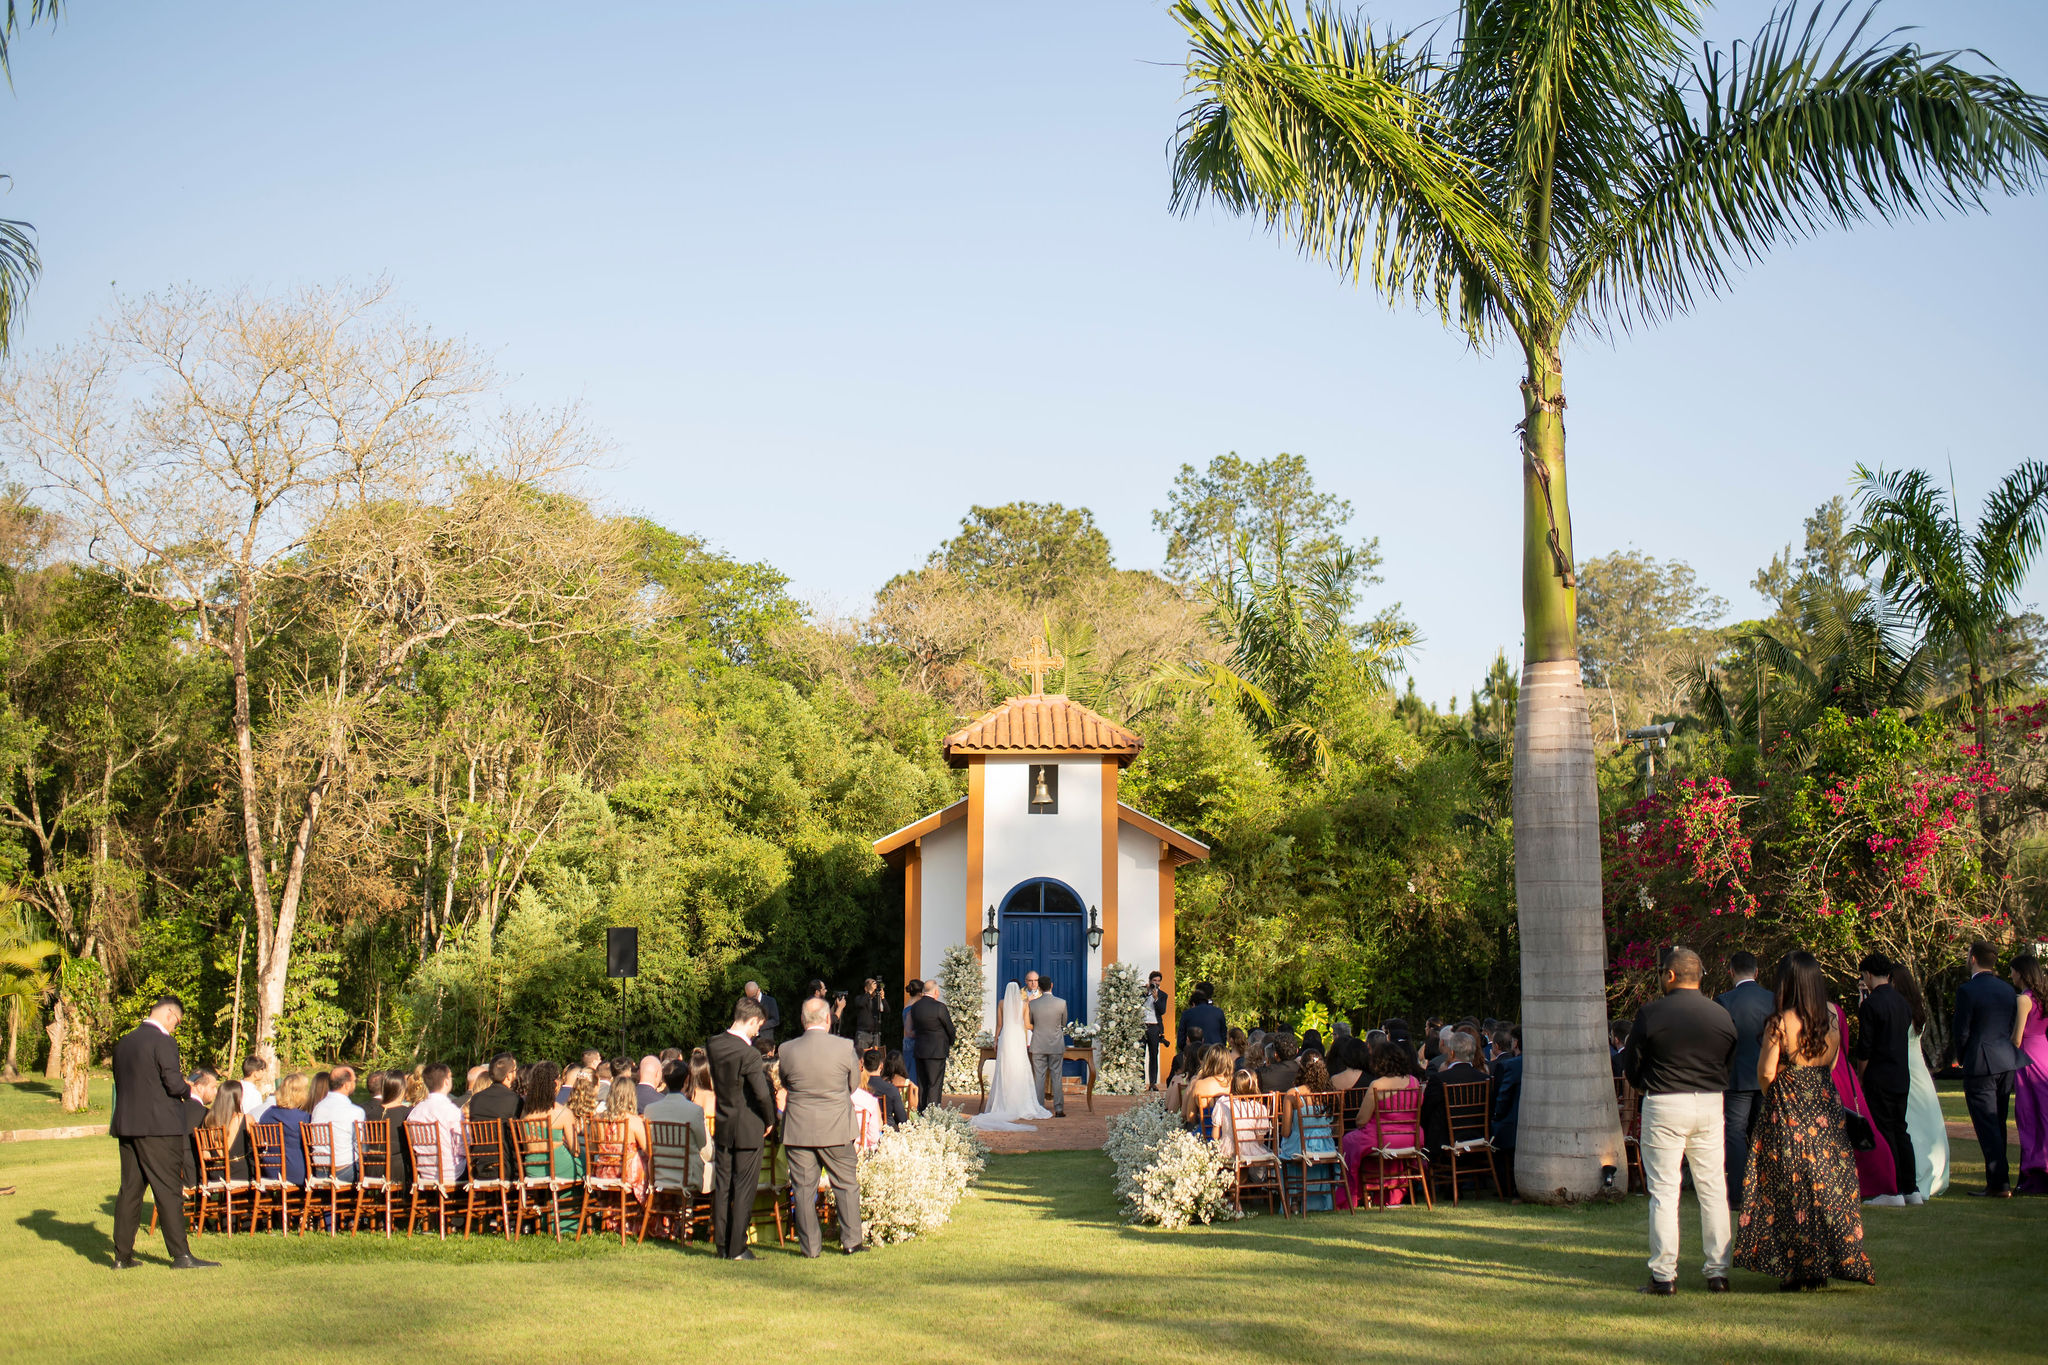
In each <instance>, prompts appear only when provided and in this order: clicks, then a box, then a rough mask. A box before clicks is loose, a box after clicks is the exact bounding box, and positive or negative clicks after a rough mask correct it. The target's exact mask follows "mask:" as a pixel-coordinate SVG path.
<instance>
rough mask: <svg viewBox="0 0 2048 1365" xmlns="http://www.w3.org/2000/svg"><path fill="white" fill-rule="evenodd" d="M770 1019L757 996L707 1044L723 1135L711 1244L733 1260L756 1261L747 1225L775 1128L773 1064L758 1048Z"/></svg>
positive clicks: (715, 1140) (716, 1139)
mask: <svg viewBox="0 0 2048 1365" xmlns="http://www.w3.org/2000/svg"><path fill="white" fill-rule="evenodd" d="M764 1018H765V1016H764V1015H763V1014H762V1012H761V1006H760V1005H759V1003H757V1002H756V1001H755V1000H754V998H753V997H752V996H741V997H740V1001H739V1003H738V1004H737V1005H735V1006H733V1011H732V1027H731V1028H729V1029H727V1030H726V1031H725V1032H723V1033H720V1034H715V1035H713V1036H712V1037H711V1038H709V1039H707V1040H706V1041H705V1043H704V1051H705V1054H706V1055H707V1056H708V1057H709V1058H710V1060H711V1089H712V1091H713V1093H715V1094H716V1095H717V1096H718V1131H717V1132H716V1133H715V1134H714V1135H713V1137H712V1145H713V1148H714V1151H713V1154H712V1155H713V1161H714V1163H715V1166H714V1174H713V1176H712V1184H711V1245H712V1246H713V1247H714V1248H716V1249H717V1251H718V1254H719V1255H720V1256H722V1257H724V1258H725V1259H726V1260H729V1261H751V1260H753V1259H754V1253H753V1252H751V1251H749V1250H747V1227H748V1225H749V1224H750V1223H751V1222H752V1221H753V1216H754V1195H755V1193H756V1191H757V1190H758V1189H759V1188H760V1185H761V1148H762V1146H763V1145H764V1144H765V1143H766V1142H767V1140H768V1133H769V1130H770V1129H772V1128H774V1126H775V1091H774V1090H773V1089H772V1088H771V1087H770V1086H769V1084H768V1064H767V1063H766V1062H764V1061H762V1060H761V1054H760V1053H759V1052H758V1051H757V1050H756V1049H755V1047H754V1040H755V1039H756V1038H758V1037H759V1036H760V1033H761V1024H762V1020H763V1019H764Z"/></svg>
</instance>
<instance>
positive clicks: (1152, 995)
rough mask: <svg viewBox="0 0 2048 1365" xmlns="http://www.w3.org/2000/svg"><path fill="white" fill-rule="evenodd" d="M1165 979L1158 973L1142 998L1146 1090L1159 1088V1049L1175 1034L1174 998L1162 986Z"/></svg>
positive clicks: (1152, 977) (1154, 974) (1147, 984)
mask: <svg viewBox="0 0 2048 1365" xmlns="http://www.w3.org/2000/svg"><path fill="white" fill-rule="evenodd" d="M1164 980H1165V978H1164V977H1162V976H1161V975H1160V974H1159V973H1158V972H1154V973H1152V975H1151V976H1150V977H1149V978H1148V979H1147V980H1146V982H1145V994H1144V995H1143V996H1142V997H1141V999H1142V1001H1143V1004H1144V1008H1145V1088H1146V1089H1147V1090H1157V1089H1158V1088H1159V1049H1160V1048H1161V1047H1163V1046H1165V1044H1166V1040H1167V1038H1169V1037H1170V1036H1172V1033H1173V997H1172V996H1170V995H1168V994H1167V993H1166V988H1165V986H1164V985H1163V984H1162V983H1163V982H1164Z"/></svg>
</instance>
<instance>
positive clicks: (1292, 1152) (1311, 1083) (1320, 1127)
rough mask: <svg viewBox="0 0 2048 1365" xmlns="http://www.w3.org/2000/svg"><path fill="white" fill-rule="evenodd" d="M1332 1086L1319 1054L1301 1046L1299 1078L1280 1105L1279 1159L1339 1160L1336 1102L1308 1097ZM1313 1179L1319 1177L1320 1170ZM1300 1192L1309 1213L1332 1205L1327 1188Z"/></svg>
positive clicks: (1316, 1161)
mask: <svg viewBox="0 0 2048 1365" xmlns="http://www.w3.org/2000/svg"><path fill="white" fill-rule="evenodd" d="M1331 1088H1332V1087H1331V1085H1330V1073H1329V1071H1328V1070H1327V1069H1326V1068H1325V1067H1324V1066H1323V1057H1322V1054H1321V1053H1320V1052H1314V1051H1310V1050H1308V1049H1303V1051H1302V1054H1301V1079H1300V1080H1299V1081H1297V1082H1296V1083H1295V1086H1294V1088H1293V1089H1292V1090H1289V1091H1288V1092H1287V1098H1286V1099H1285V1100H1284V1101H1283V1102H1282V1105H1281V1109H1280V1159H1281V1160H1282V1161H1284V1162H1288V1163H1290V1164H1291V1163H1294V1162H1298V1161H1300V1160H1302V1159H1303V1158H1304V1157H1306V1158H1307V1160H1308V1162H1309V1164H1310V1165H1311V1166H1318V1165H1321V1164H1323V1163H1324V1162H1331V1163H1334V1162H1337V1161H1340V1160H1342V1157H1341V1155H1340V1153H1339V1151H1338V1147H1337V1125H1338V1123H1339V1121H1340V1119H1341V1115H1340V1114H1339V1113H1338V1105H1337V1102H1336V1101H1335V1100H1332V1099H1328V1098H1321V1099H1311V1098H1309V1097H1310V1096H1327V1094H1328V1092H1329V1091H1330V1090H1331ZM1296 1169H1298V1168H1296ZM1327 1174H1334V1173H1327ZM1316 1179H1317V1180H1318V1181H1320V1180H1321V1174H1319V1175H1318V1176H1317V1177H1316ZM1302 1193H1303V1194H1305V1196H1306V1202H1305V1204H1304V1206H1303V1207H1304V1208H1305V1209H1306V1210H1307V1211H1308V1212H1310V1213H1319V1212H1323V1211H1325V1210H1327V1209H1329V1208H1331V1207H1332V1206H1333V1205H1332V1201H1333V1199H1334V1195H1333V1194H1332V1192H1331V1191H1329V1190H1327V1189H1316V1190H1305V1191H1302Z"/></svg>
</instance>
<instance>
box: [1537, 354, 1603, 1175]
mask: <svg viewBox="0 0 2048 1365" xmlns="http://www.w3.org/2000/svg"><path fill="white" fill-rule="evenodd" d="M1522 392H1523V400H1524V409H1525V412H1524V421H1523V426H1522V433H1523V436H1522V450H1523V467H1522V483H1523V493H1524V503H1523V523H1522V525H1523V557H1522V615H1523V625H1524V630H1525V632H1526V634H1525V653H1524V660H1523V664H1522V691H1521V699H1520V704H1519V706H1518V707H1517V709H1516V713H1515V793H1514V812H1515V815H1514V820H1515V905H1516V918H1517V922H1518V925H1519V929H1520V935H1521V962H1522V1038H1523V1056H1524V1058H1525V1060H1524V1062H1523V1064H1522V1066H1523V1070H1522V1113H1521V1125H1520V1136H1519V1141H1518V1142H1517V1143H1516V1147H1515V1182H1516V1184H1517V1185H1518V1186H1520V1188H1521V1191H1522V1195H1523V1197H1524V1198H1526V1199H1534V1200H1538V1201H1541V1202H1563V1201H1567V1200H1572V1199H1584V1198H1588V1197H1590V1196H1593V1195H1596V1194H1598V1193H1599V1192H1600V1189H1601V1183H1602V1182H1601V1169H1600V1168H1601V1167H1603V1166H1619V1165H1621V1164H1622V1161H1621V1151H1622V1146H1621V1126H1620V1115H1619V1113H1618V1112H1617V1110H1616V1106H1615V1101H1614V1081H1613V1075H1612V1071H1611V1068H1610V1066H1609V1063H1608V1060H1607V1046H1606V1035H1607V991H1606V980H1605V968H1606V962H1607V950H1606V935H1605V926H1604V924H1603V921H1602V915H1601V904H1600V802H1599V795H1598V791H1597V788H1596V786H1595V783H1594V775H1593V727H1592V722H1591V720H1590V718H1589V716H1588V715H1587V709H1586V708H1587V702H1586V692H1585V686H1584V683H1583V681H1582V680H1581V678H1580V674H1579V659H1578V628H1577V610H1578V589H1577V576H1576V572H1575V570H1574V567H1573V561H1572V541H1571V517H1570V509H1569V506H1568V504H1567V503H1566V500H1565V477H1564V475H1565V469H1564V393H1563V374H1562V372H1561V369H1560V366H1559V364H1558V360H1557V354H1556V351H1555V349H1554V348H1550V349H1549V350H1548V352H1547V353H1543V354H1532V356H1531V357H1530V366H1529V378H1528V380H1527V381H1525V383H1524V384H1523V389H1522Z"/></svg>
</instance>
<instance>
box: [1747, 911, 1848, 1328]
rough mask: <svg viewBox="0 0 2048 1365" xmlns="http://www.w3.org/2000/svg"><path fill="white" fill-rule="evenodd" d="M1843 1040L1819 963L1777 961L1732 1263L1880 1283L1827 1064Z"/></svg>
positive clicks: (1785, 1277)
mask: <svg viewBox="0 0 2048 1365" xmlns="http://www.w3.org/2000/svg"><path fill="white" fill-rule="evenodd" d="M1841 1049H1842V1034H1841V1030H1840V1029H1839V1028H1838V1027H1837V1026H1836V1023H1835V1015H1834V1012H1833V1011H1832V1010H1830V1009H1829V1008H1828V999H1827V987H1826V984H1825V982H1824V980H1823V979H1822V976H1821V970H1820V963H1819V962H1817V961H1815V960H1814V957H1813V955H1812V954H1811V953H1804V952H1797V953H1793V954H1792V955H1791V956H1789V957H1787V958H1786V959H1785V961H1784V963H1783V965H1781V966H1780V967H1779V968H1778V991H1777V1012H1776V1013H1775V1014H1774V1015H1772V1017H1771V1022H1770V1023H1769V1024H1768V1025H1767V1026H1766V1027H1765V1029H1764V1038H1763V1051H1762V1053H1761V1054H1760V1055H1759V1056H1758V1058H1757V1079H1758V1080H1759V1081H1761V1082H1762V1083H1763V1086H1764V1098H1763V1107H1762V1109H1761V1111H1760V1112H1759V1114H1758V1116H1757V1121H1756V1126H1755V1128H1754V1129H1753V1130H1752V1134H1751V1140H1750V1142H1751V1145H1750V1151H1749V1174H1748V1177H1747V1178H1746V1179H1745V1180H1744V1182H1743V1201H1742V1214H1741V1217H1740V1219H1739V1220H1738V1222H1737V1225H1736V1233H1735V1264H1736V1265H1738V1266H1740V1267H1742V1268H1743V1269H1744V1270H1754V1271H1759V1272H1761V1273H1763V1274H1766V1275H1775V1276H1777V1277H1778V1284H1779V1287H1780V1288H1781V1289H1787V1290H1795V1289H1819V1288H1822V1287H1824V1286H1825V1285H1826V1284H1827V1282H1828V1281H1829V1280H1830V1279H1837V1280H1861V1281H1862V1282H1863V1283H1865V1284H1875V1283H1877V1280H1876V1277H1875V1276H1874V1275H1872V1273H1871V1269H1870V1257H1869V1255H1868V1254H1867V1253H1866V1252H1865V1251H1864V1249H1863V1210H1862V1207H1861V1206H1860V1203H1859V1200H1858V1195H1857V1190H1856V1163H1855V1160H1854V1159H1853V1157H1852V1156H1851V1154H1850V1151H1849V1141H1848V1138H1847V1137H1846V1135H1845V1134H1844V1132H1843V1123H1842V1102H1841V1100H1840V1099H1838V1098H1837V1097H1836V1095H1835V1087H1834V1084H1833V1082H1832V1081H1831V1080H1830V1079H1829V1076H1828V1069H1829V1068H1830V1067H1831V1066H1833V1065H1834V1061H1835V1058H1836V1056H1837V1055H1838V1054H1839V1053H1840V1052H1841Z"/></svg>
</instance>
